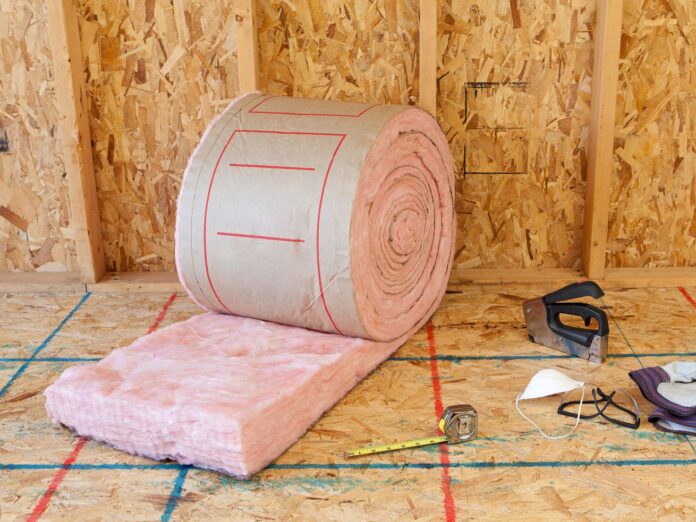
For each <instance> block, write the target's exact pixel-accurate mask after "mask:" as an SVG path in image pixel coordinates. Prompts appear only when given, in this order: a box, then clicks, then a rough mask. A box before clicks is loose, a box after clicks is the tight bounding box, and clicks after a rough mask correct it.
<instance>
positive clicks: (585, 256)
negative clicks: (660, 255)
mask: <svg viewBox="0 0 696 522" xmlns="http://www.w3.org/2000/svg"><path fill="white" fill-rule="evenodd" d="M622 9H623V0H599V5H598V7H597V25H596V28H595V32H594V67H593V74H592V108H591V111H592V114H591V119H590V132H589V139H588V143H587V160H588V161H587V186H586V187H587V188H586V196H585V221H584V225H583V227H584V229H583V245H582V267H583V270H584V271H585V273H586V274H587V277H590V278H592V279H601V278H603V277H604V274H605V264H606V250H607V234H608V222H609V192H610V180H611V173H612V165H613V159H614V119H615V113H616V94H617V93H616V85H617V81H618V76H619V50H620V46H621V18H622Z"/></svg>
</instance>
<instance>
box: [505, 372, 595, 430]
mask: <svg viewBox="0 0 696 522" xmlns="http://www.w3.org/2000/svg"><path fill="white" fill-rule="evenodd" d="M584 386H585V383H584V382H580V381H576V380H575V379H571V378H570V377H568V376H567V375H564V374H562V373H561V372H559V371H557V370H552V369H548V368H547V369H545V370H540V371H538V372H537V373H536V374H535V375H534V377H532V380H530V381H529V384H528V385H527V387H526V388H525V390H524V391H523V392H522V393H520V394H519V395H518V396H517V398H516V399H515V406H516V407H517V411H518V412H519V414H520V415H521V416H522V418H523V419H525V420H526V421H527V422H529V423H530V424H531V425H532V426H534V427H535V428H536V429H537V430H539V433H541V434H542V435H543V436H544V437H546V438H547V439H564V438H566V437H568V436H570V435H571V434H572V433H573V432H574V431H575V429H576V428H577V427H578V424H579V423H580V414H581V412H582V402H583V400H584V398H585V387H584ZM577 388H580V389H582V395H581V396H580V405H579V406H578V417H577V419H575V426H573V428H572V429H571V430H570V431H569V432H568V433H565V434H563V435H547V434H546V433H544V431H543V430H542V429H541V428H540V427H539V426H538V425H537V423H536V422H534V421H533V420H532V419H530V418H529V417H527V416H526V415H525V414H524V413H522V410H521V409H520V401H524V400H528V399H539V398H541V397H550V396H551V395H557V394H559V393H567V392H569V391H571V390H575V389H577Z"/></svg>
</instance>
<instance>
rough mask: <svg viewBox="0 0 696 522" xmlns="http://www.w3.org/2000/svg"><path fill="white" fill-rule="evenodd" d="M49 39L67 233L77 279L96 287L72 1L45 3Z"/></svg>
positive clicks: (89, 169) (98, 248)
mask: <svg viewBox="0 0 696 522" xmlns="http://www.w3.org/2000/svg"><path fill="white" fill-rule="evenodd" d="M48 34H49V40H50V42H51V51H52V53H53V68H54V74H55V85H56V86H55V89H56V97H57V98H58V100H59V104H58V106H59V110H60V120H59V129H60V137H59V140H60V142H61V144H62V147H63V153H64V156H63V158H64V164H65V172H66V174H67V178H68V193H69V196H70V212H71V218H70V228H71V229H72V231H73V234H74V237H75V248H76V251H77V261H78V264H79V269H80V278H81V280H82V281H83V282H85V283H92V282H95V281H97V280H98V279H99V278H100V277H101V276H102V274H103V273H104V271H105V265H104V248H103V245H102V234H101V223H100V221H99V207H98V204H97V190H96V183H95V179H94V165H93V163H92V145H91V138H90V131H89V118H88V103H87V90H86V87H85V79H84V71H83V69H82V51H81V44H80V33H79V30H78V25H77V12H76V7H75V4H74V2H73V0H50V1H49V2H48Z"/></svg>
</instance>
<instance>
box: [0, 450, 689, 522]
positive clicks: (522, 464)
mask: <svg viewBox="0 0 696 522" xmlns="http://www.w3.org/2000/svg"><path fill="white" fill-rule="evenodd" d="M693 465H696V458H694V459H618V460H610V459H598V460H569V461H563V460H538V461H534V460H521V461H473V462H472V461H461V462H450V463H449V464H443V463H441V462H365V463H359V462H356V463H352V462H336V463H331V464H329V463H326V464H324V463H311V462H302V463H298V464H271V465H269V466H268V468H267V469H278V470H307V469H309V470H336V469H339V470H340V469H357V470H368V469H376V470H380V469H387V470H389V469H395V470H398V469H439V468H443V467H450V468H475V469H488V468H583V467H589V466H614V467H626V466H636V467H638V466H693ZM62 467H63V465H62V464H19V463H18V464H0V470H7V471H11V470H52V469H60V468H62ZM70 469H72V470H85V471H89V470H160V469H178V470H179V474H178V475H177V478H176V480H175V482H174V488H173V489H172V493H171V495H170V500H169V502H167V509H169V508H170V505H171V511H170V513H169V514H170V515H171V512H173V511H174V508H175V507H176V502H177V501H178V499H179V498H180V497H181V488H182V485H183V483H184V479H185V478H186V475H187V474H188V471H189V470H190V469H191V467H190V466H182V465H180V464H176V463H167V462H161V463H157V464H116V463H114V464H79V463H74V464H72V465H71V466H70ZM163 517H164V515H163Z"/></svg>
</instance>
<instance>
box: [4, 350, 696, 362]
mask: <svg viewBox="0 0 696 522" xmlns="http://www.w3.org/2000/svg"><path fill="white" fill-rule="evenodd" d="M636 356H638V357H696V352H671V353H670V352H657V353H652V352H650V353H610V354H609V355H608V356H607V357H608V358H609V359H623V358H627V357H634V358H635V357H636ZM573 358H574V357H573V356H572V355H555V354H553V355H552V354H548V355H542V354H540V355H436V356H435V360H437V361H449V362H454V363H460V362H464V361H524V360H530V361H536V360H544V359H573ZM102 359H103V357H35V358H33V359H32V358H31V357H0V362H23V361H31V362H37V363H38V362H65V363H71V362H97V361H101V360H102ZM430 360H431V358H430V357H426V356H416V355H414V356H410V355H404V356H394V357H389V359H387V361H393V362H409V361H413V362H420V361H424V362H430Z"/></svg>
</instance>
